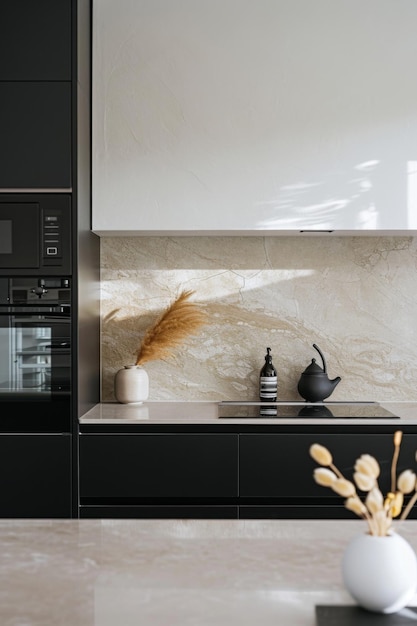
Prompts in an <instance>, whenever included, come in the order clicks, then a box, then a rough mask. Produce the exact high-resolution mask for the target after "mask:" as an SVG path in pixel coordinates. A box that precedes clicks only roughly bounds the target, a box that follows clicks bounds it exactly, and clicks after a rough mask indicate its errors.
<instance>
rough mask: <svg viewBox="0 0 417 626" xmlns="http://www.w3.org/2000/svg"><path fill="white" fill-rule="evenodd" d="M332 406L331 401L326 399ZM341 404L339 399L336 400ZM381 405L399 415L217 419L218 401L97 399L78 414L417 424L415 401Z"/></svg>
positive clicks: (116, 418) (134, 419)
mask: <svg viewBox="0 0 417 626" xmlns="http://www.w3.org/2000/svg"><path fill="white" fill-rule="evenodd" d="M325 404H326V406H328V407H329V408H330V409H331V408H332V403H331V402H330V401H329V402H326V403H325ZM337 404H340V403H336V405H337ZM291 405H294V408H296V409H297V410H298V408H299V409H300V410H301V409H303V407H305V406H306V403H305V402H292V403H291ZM380 406H381V407H382V408H384V409H386V410H387V411H389V412H390V413H392V414H393V415H395V416H398V417H399V419H397V418H395V419H388V418H383V419H378V418H372V419H369V418H368V419H367V418H355V419H352V418H346V419H344V418H334V419H332V418H331V417H324V418H317V417H310V416H309V417H294V418H293V417H278V418H277V417H274V418H266V417H265V418H264V417H262V418H261V417H256V418H253V419H251V418H247V417H244V418H241V419H240V418H230V419H229V418H222V419H221V420H220V419H219V403H218V402H205V401H201V402H144V403H142V404H119V403H117V402H106V403H100V404H97V405H96V406H94V407H93V408H92V409H90V410H89V411H88V412H87V413H85V414H84V415H83V416H82V417H81V418H80V420H79V421H80V423H81V424H106V423H108V424H110V423H114V424H135V423H139V424H140V423H142V424H144V423H149V424H219V423H220V422H221V423H222V424H225V425H230V424H249V423H252V424H263V423H264V424H271V423H273V424H283V425H293V424H317V425H319V424H329V423H330V424H331V423H334V424H340V425H342V424H352V423H354V424H356V425H361V424H366V425H368V424H372V423H373V424H375V425H376V424H384V425H397V426H398V427H401V423H406V424H408V425H410V426H411V425H417V402H381V403H380Z"/></svg>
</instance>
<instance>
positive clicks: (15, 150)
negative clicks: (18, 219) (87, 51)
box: [0, 0, 75, 190]
mask: <svg viewBox="0 0 417 626" xmlns="http://www.w3.org/2000/svg"><path fill="white" fill-rule="evenodd" d="M0 4H1V6H0V102H1V108H0V110H1V114H0V136H1V142H0V162H1V164H2V166H1V168H0V190H1V189H9V190H11V189H13V190H14V189H69V188H71V187H72V167H71V165H72V163H71V159H72V150H71V138H72V132H73V123H72V93H73V92H72V86H73V84H75V81H74V78H73V62H72V59H73V53H74V49H73V46H72V34H73V33H72V30H73V11H72V2H71V0H59V2H57V0H37V1H36V2H33V0H4V1H3V2H1V3H0Z"/></svg>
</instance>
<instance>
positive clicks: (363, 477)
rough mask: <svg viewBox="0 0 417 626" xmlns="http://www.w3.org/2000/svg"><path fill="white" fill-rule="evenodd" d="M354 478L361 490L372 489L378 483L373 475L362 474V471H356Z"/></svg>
mask: <svg viewBox="0 0 417 626" xmlns="http://www.w3.org/2000/svg"><path fill="white" fill-rule="evenodd" d="M353 480H354V481H355V483H356V485H357V486H358V488H359V489H360V490H361V491H370V490H371V489H373V488H374V487H375V484H376V483H375V478H374V477H373V476H369V475H368V474H362V472H355V473H354V474H353Z"/></svg>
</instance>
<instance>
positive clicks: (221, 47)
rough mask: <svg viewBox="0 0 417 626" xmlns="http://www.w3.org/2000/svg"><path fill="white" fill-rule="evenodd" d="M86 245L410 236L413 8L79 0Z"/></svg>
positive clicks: (415, 101) (415, 188)
mask: <svg viewBox="0 0 417 626" xmlns="http://www.w3.org/2000/svg"><path fill="white" fill-rule="evenodd" d="M93 20H94V21H93V24H94V32H93V45H94V48H93V152H94V155H93V157H94V158H93V229H94V230H95V231H96V232H97V233H99V234H106V233H112V232H114V233H115V234H116V233H121V234H123V233H128V232H129V231H131V232H136V233H138V234H152V233H162V234H169V233H171V232H176V233H177V234H178V233H185V234H190V233H193V232H198V231H200V230H202V231H205V232H206V233H209V232H213V233H219V232H222V233H224V234H236V233H243V234H250V233H251V232H252V233H254V234H259V233H262V232H267V233H268V232H269V233H271V232H281V231H295V232H298V230H299V229H315V230H317V229H336V230H338V231H339V232H340V233H344V232H349V231H351V230H355V229H356V230H357V231H359V232H361V231H362V232H363V230H367V229H370V230H371V231H373V230H375V229H377V230H382V231H386V232H390V231H394V232H395V231H396V234H399V233H400V232H402V231H406V230H407V229H414V230H417V80H416V59H417V37H416V24H417V2H416V0H118V1H117V2H115V1H114V0H94V3H93Z"/></svg>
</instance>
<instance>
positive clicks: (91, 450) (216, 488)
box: [79, 433, 238, 518]
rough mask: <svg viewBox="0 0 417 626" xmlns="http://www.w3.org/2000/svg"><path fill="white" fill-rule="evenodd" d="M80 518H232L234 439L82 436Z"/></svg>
mask: <svg viewBox="0 0 417 626" xmlns="http://www.w3.org/2000/svg"><path fill="white" fill-rule="evenodd" d="M79 463H80V504H81V507H80V517H179V518H186V517H193V518H195V517H200V518H216V517H221V518H225V517H227V518H230V517H237V504H236V502H235V500H236V498H237V495H238V436H237V435H233V434H225V435H222V434H193V433H189V434H159V433H158V434H152V433H144V434H137V433H130V434H81V435H80V437H79Z"/></svg>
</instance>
